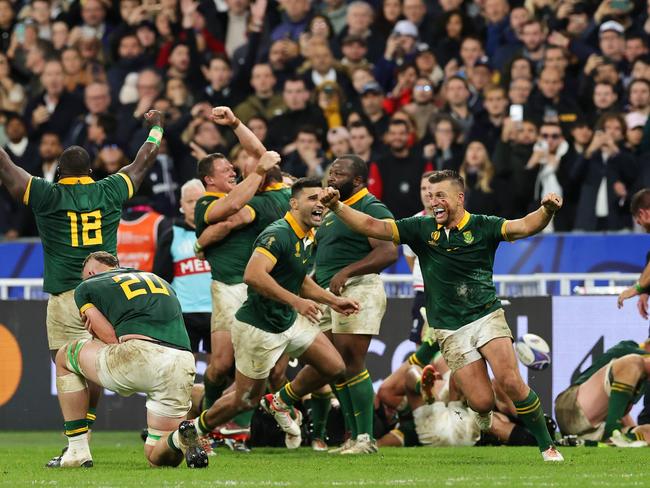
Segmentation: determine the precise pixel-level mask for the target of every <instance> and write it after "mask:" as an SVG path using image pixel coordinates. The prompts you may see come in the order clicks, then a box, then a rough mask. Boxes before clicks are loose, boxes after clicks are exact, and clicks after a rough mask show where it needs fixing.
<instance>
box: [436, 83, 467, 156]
mask: <svg viewBox="0 0 650 488" xmlns="http://www.w3.org/2000/svg"><path fill="white" fill-rule="evenodd" d="M443 93H444V97H445V100H446V101H447V103H446V104H445V107H444V109H443V111H444V112H445V113H447V114H449V116H450V117H451V118H452V119H453V120H454V122H455V123H456V124H457V125H458V127H459V128H460V131H461V133H460V134H459V137H460V140H462V141H465V140H466V139H467V136H468V135H469V132H470V130H471V128H472V125H473V124H474V114H473V113H472V111H471V110H470V108H469V97H470V90H469V85H468V84H467V80H465V79H464V78H461V77H460V76H456V75H454V76H451V77H448V78H447V81H446V82H445V84H444V86H443ZM454 169H457V168H454Z"/></svg>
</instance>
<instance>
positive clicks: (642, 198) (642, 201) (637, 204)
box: [630, 188, 650, 215]
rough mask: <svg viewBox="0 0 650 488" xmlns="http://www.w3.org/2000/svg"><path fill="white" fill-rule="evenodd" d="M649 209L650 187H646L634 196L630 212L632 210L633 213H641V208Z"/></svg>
mask: <svg viewBox="0 0 650 488" xmlns="http://www.w3.org/2000/svg"><path fill="white" fill-rule="evenodd" d="M648 209H650V188H644V189H643V190H639V191H638V192H636V193H635V194H634V195H633V196H632V200H631V201H630V212H632V215H636V214H638V213H639V210H648Z"/></svg>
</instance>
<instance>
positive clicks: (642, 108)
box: [628, 78, 650, 117]
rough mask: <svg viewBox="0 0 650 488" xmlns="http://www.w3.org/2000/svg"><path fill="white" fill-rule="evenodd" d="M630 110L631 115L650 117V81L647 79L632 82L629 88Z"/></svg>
mask: <svg viewBox="0 0 650 488" xmlns="http://www.w3.org/2000/svg"><path fill="white" fill-rule="evenodd" d="M628 94H629V95H628V101H629V107H628V110H629V111H630V113H637V114H640V115H645V116H646V117H647V116H648V115H650V81H649V80H647V79H645V78H639V79H636V80H632V82H631V83H630V85H629V86H628Z"/></svg>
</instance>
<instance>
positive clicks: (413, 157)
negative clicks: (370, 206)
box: [368, 120, 426, 219]
mask: <svg viewBox="0 0 650 488" xmlns="http://www.w3.org/2000/svg"><path fill="white" fill-rule="evenodd" d="M408 141H409V128H408V125H407V123H406V122H404V121H403V120H392V121H391V122H390V125H389V126H388V132H387V133H386V144H387V146H388V151H387V152H386V154H384V155H382V156H380V157H379V158H378V160H377V164H376V169H377V171H376V172H375V171H374V170H373V181H372V184H370V182H369V185H368V189H369V191H371V192H372V193H373V194H374V195H375V196H376V197H377V198H379V199H381V200H382V201H383V202H384V203H385V204H386V206H387V207H388V208H389V209H390V210H391V212H393V215H395V218H398V219H401V218H404V217H408V216H411V215H414V214H415V213H416V212H418V211H419V210H421V209H420V206H421V204H420V200H419V198H418V194H419V191H420V180H421V177H422V174H423V173H424V172H425V171H426V164H425V161H424V159H423V158H422V157H421V156H420V155H419V154H418V152H417V151H412V150H410V149H409V146H408Z"/></svg>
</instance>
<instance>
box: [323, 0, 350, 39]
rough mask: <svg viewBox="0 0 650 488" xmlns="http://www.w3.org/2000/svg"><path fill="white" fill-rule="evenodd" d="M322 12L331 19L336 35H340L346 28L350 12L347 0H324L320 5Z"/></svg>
mask: <svg viewBox="0 0 650 488" xmlns="http://www.w3.org/2000/svg"><path fill="white" fill-rule="evenodd" d="M320 13H321V14H323V15H325V16H326V17H327V18H328V19H329V21H330V24H332V27H333V28H334V33H335V35H337V36H338V35H339V34H340V33H341V32H342V31H343V29H345V23H346V17H347V13H348V6H347V4H346V2H345V0H324V1H323V2H322V3H321V5H320Z"/></svg>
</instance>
